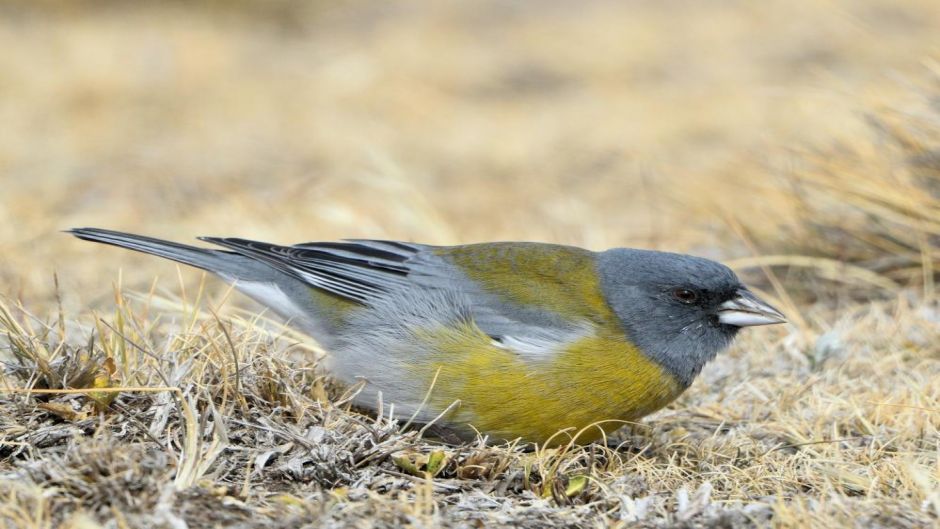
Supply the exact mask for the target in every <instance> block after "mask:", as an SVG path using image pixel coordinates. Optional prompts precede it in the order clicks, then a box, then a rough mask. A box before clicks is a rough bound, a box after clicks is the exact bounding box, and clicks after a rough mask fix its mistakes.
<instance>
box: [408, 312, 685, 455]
mask: <svg viewBox="0 0 940 529" xmlns="http://www.w3.org/2000/svg"><path fill="white" fill-rule="evenodd" d="M422 338H423V339H425V340H428V341H429V342H430V343H429V344H428V345H431V346H432V347H431V348H432V349H433V350H435V351H438V353H437V354H436V355H435V356H436V357H435V358H434V360H433V361H432V362H430V363H428V364H426V365H424V366H421V368H420V369H421V371H423V373H422V377H421V378H424V379H425V380H427V381H428V385H429V386H430V384H431V381H432V380H434V384H433V388H432V390H431V394H430V395H431V397H430V399H429V402H430V403H431V405H432V407H433V408H435V409H437V410H443V409H446V408H447V406H449V405H451V404H452V403H453V402H455V401H459V404H458V405H457V406H456V407H455V408H454V409H453V411H451V412H450V413H449V414H448V415H447V416H446V417H445V420H446V421H447V422H448V423H449V424H448V425H449V426H453V427H456V428H459V427H460V426H459V425H461V424H470V425H472V426H473V427H474V428H476V429H477V430H479V431H480V432H484V433H487V434H489V435H490V436H491V437H496V438H503V439H514V438H517V437H521V438H523V439H525V440H527V441H535V442H546V441H548V440H549V439H551V442H552V443H555V444H557V443H564V442H567V441H568V439H569V438H568V437H567V436H565V435H561V436H556V437H555V438H552V436H554V435H555V434H556V433H557V432H559V431H560V430H563V429H567V428H572V429H573V432H572V433H577V432H579V431H581V430H582V429H585V430H584V432H583V433H581V435H580V436H579V437H578V441H579V442H589V441H592V440H594V439H597V438H599V437H601V436H602V435H604V434H605V433H610V432H612V431H614V430H616V429H618V428H620V427H621V426H623V424H624V421H634V420H636V419H638V418H640V417H642V416H644V415H647V414H649V413H651V412H653V411H655V410H657V409H659V408H661V407H663V406H665V405H666V404H668V403H669V402H671V401H672V400H673V399H675V398H676V397H677V396H678V395H679V394H680V393H681V392H682V389H683V388H682V387H681V386H680V384H679V383H678V382H677V381H676V379H675V378H674V377H673V376H672V375H670V374H669V373H667V372H666V371H664V370H663V369H662V368H661V367H660V366H659V365H658V364H656V363H654V362H653V361H651V360H649V359H648V358H647V357H646V356H644V355H643V354H642V353H640V351H639V350H637V348H636V347H634V346H633V345H632V344H630V343H629V342H628V341H627V340H626V337H625V336H624V335H623V333H622V332H620V331H619V330H618V329H614V328H600V329H598V332H597V333H596V334H595V335H593V336H590V337H586V338H582V339H580V340H578V341H576V342H573V343H571V344H568V345H567V346H566V347H564V349H563V350H561V351H559V352H557V353H555V354H548V355H546V357H545V358H544V359H538V360H532V359H528V358H523V357H520V356H519V355H518V353H515V352H513V351H509V350H506V349H503V348H501V347H498V346H496V345H494V344H493V342H492V339H491V338H490V337H489V336H487V335H486V334H485V333H484V332H482V331H481V330H480V329H479V328H478V327H476V325H474V324H473V323H465V324H461V325H459V326H457V327H453V328H442V329H437V330H435V331H433V332H426V333H425V334H424V336H422ZM435 377H436V380H435ZM592 425H594V426H592ZM470 431H472V430H470Z"/></svg>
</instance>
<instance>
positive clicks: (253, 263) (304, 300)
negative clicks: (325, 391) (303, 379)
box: [68, 228, 343, 346]
mask: <svg viewBox="0 0 940 529" xmlns="http://www.w3.org/2000/svg"><path fill="white" fill-rule="evenodd" d="M68 233H71V234H72V235H74V236H76V237H78V238H79V239H83V240H86V241H94V242H100V243H104V244H110V245H112V246H119V247H121V248H127V249H129V250H135V251H138V252H143V253H147V254H151V255H156V256H159V257H165V258H167V259H170V260H172V261H176V262H178V263H183V264H187V265H190V266H195V267H196V268H201V269H203V270H206V271H209V272H212V273H213V274H216V275H218V276H219V277H221V278H222V279H223V280H225V281H227V282H229V283H234V284H235V287H236V288H237V289H238V290H241V291H242V292H244V293H245V294H247V295H248V296H249V297H251V298H253V299H254V300H256V301H258V302H259V303H261V304H262V305H265V306H267V307H270V308H271V309H272V310H273V311H274V312H275V313H277V314H279V315H281V316H282V317H283V318H284V319H286V320H289V321H291V322H294V323H295V324H296V325H298V326H299V327H300V328H301V330H304V331H306V332H307V333H308V334H310V335H312V336H316V337H317V340H318V341H320V343H321V344H322V345H324V346H327V345H328V344H331V343H332V342H331V339H332V337H333V335H334V332H335V329H336V325H337V324H338V323H339V321H340V320H341V318H342V316H343V312H342V311H340V310H339V309H338V308H337V307H339V308H342V307H340V305H337V304H336V302H335V301H334V302H333V303H332V304H330V303H327V304H323V303H318V302H317V300H318V299H320V297H322V296H329V295H328V294H323V293H321V294H319V297H318V296H317V295H316V294H317V291H316V289H315V288H314V287H313V286H311V285H308V284H305V283H304V282H302V281H300V280H299V279H297V278H296V277H293V276H291V275H289V274H286V273H284V272H281V271H280V270H278V269H277V268H274V267H273V266H270V265H268V264H266V263H265V262H263V261H259V260H257V259H252V258H251V257H248V256H245V255H242V254H239V253H235V252H230V251H227V250H210V249H207V248H197V247H195V246H189V245H187V244H180V243H176V242H171V241H164V240H161V239H154V238H153V237H145V236H143V235H134V234H131V233H123V232H120V231H111V230H102V229H98V228H75V229H72V230H68Z"/></svg>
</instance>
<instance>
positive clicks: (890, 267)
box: [733, 71, 940, 300]
mask: <svg viewBox="0 0 940 529" xmlns="http://www.w3.org/2000/svg"><path fill="white" fill-rule="evenodd" d="M931 82H932V85H930V86H929V87H927V88H925V89H923V93H921V94H920V98H919V99H920V103H919V104H916V105H913V104H912V105H911V106H910V107H905V108H903V109H897V108H895V109H893V110H883V111H880V112H876V113H874V114H872V115H871V116H870V118H869V122H870V124H871V127H872V129H873V131H874V137H873V138H872V139H871V141H869V142H860V141H858V140H857V139H854V140H853V141H852V142H849V143H842V144H840V145H838V146H837V147H835V148H832V149H829V150H825V151H823V150H816V151H813V152H810V153H806V155H805V156H803V157H801V159H800V160H799V161H798V166H797V167H795V168H794V167H791V168H789V169H788V170H786V171H785V176H784V177H782V179H781V184H782V185H779V186H777V187H775V188H774V189H773V190H771V191H767V193H768V194H772V195H773V198H774V200H773V202H774V207H775V208H780V209H787V210H788V211H789V221H788V222H786V223H784V226H783V229H782V230H779V231H778V232H775V233H772V234H768V233H750V236H749V239H750V240H752V241H753V244H754V246H755V248H756V254H757V255H759V257H753V258H747V259H740V260H737V261H735V262H734V263H733V264H736V265H737V266H741V267H756V266H758V265H759V266H765V267H774V268H778V269H786V271H787V273H786V275H785V276H784V277H785V279H787V281H786V285H787V287H788V290H789V291H790V292H791V293H793V294H803V295H804V296H805V297H809V298H810V299H811V300H815V299H827V298H828V299H835V298H844V297H845V296H846V295H848V296H852V297H865V298H868V297H871V296H873V295H874V296H877V297H884V295H885V293H888V295H891V293H893V292H895V291H896V290H897V288H899V287H907V286H911V287H915V288H917V289H919V290H921V292H923V293H924V295H926V296H927V298H928V299H929V298H931V297H933V295H934V290H935V284H936V280H937V278H938V277H940V106H938V105H937V103H936V101H937V96H938V94H940V71H937V72H935V75H934V77H932V78H931ZM790 163H791V164H792V160H790ZM741 224H742V225H746V224H751V225H753V223H743V222H742V223H741ZM766 228H767V226H760V229H766ZM833 285H835V288H833Z"/></svg>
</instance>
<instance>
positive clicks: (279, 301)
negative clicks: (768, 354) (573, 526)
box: [72, 228, 784, 444]
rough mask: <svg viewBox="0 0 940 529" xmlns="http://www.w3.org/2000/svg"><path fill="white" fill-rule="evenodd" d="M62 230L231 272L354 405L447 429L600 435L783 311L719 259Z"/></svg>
mask: <svg viewBox="0 0 940 529" xmlns="http://www.w3.org/2000/svg"><path fill="white" fill-rule="evenodd" d="M72 233H74V234H75V235H76V236H78V237H80V238H83V239H87V240H93V241H97V242H103V243H107V244H113V245H116V246H121V247H125V248H130V249H133V250H137V251H142V252H146V253H151V254H154V255H159V256H162V257H166V258H169V259H173V260H176V261H179V262H183V263H187V264H190V265H193V266H197V267H200V268H203V269H206V270H209V271H212V272H214V273H216V274H218V275H219V276H220V277H222V278H223V279H225V280H227V281H230V282H233V283H234V284H235V286H236V288H238V289H240V290H242V291H243V292H245V293H246V294H248V295H249V296H251V297H253V298H255V299H256V300H258V301H260V302H261V303H264V304H266V305H268V306H270V307H271V308H272V309H273V310H275V311H276V312H278V313H279V314H281V315H282V316H283V317H285V318H287V319H288V320H289V321H290V322H291V323H292V324H294V325H297V326H298V327H300V328H301V329H302V330H304V331H306V332H308V333H310V334H311V335H313V336H314V337H316V338H317V339H318V340H319V341H320V342H321V344H322V345H323V346H324V347H325V348H326V349H327V350H328V351H329V352H330V353H331V354H330V358H329V363H330V370H331V371H332V373H333V374H334V375H336V376H337V377H338V378H340V379H341V380H344V381H347V382H350V383H354V382H358V381H363V382H365V384H364V385H363V387H362V390H361V392H360V393H359V395H358V396H357V399H356V402H357V403H358V404H359V405H360V406H363V407H367V408H369V407H372V408H374V407H376V406H378V405H379V404H380V403H381V405H383V406H385V407H386V408H388V409H386V410H383V412H389V413H390V412H394V414H395V415H396V416H398V417H401V418H403V419H408V418H414V419H415V420H416V421H417V422H425V423H428V422H433V423H434V426H435V428H436V429H437V431H439V432H440V433H441V434H442V435H444V437H446V438H451V437H459V438H471V437H473V436H474V435H475V434H476V433H477V432H479V433H481V434H484V435H486V436H488V437H489V438H490V439H491V440H499V439H506V440H511V439H516V438H521V439H524V440H527V441H535V442H540V443H555V444H557V443H561V442H566V441H567V440H568V439H569V438H571V436H575V435H577V437H576V439H575V440H576V441H578V442H587V441H591V440H594V439H597V438H599V437H601V436H603V435H604V434H605V433H610V432H612V431H613V430H616V429H618V428H619V427H620V426H622V425H623V424H624V423H625V422H632V421H635V420H637V419H639V418H641V417H643V416H645V415H647V414H649V413H651V412H653V411H656V410H657V409H659V408H661V407H663V406H665V405H666V404H668V403H669V402H671V401H672V400H673V399H675V398H676V397H677V396H678V395H679V394H680V393H681V392H682V391H683V390H684V389H685V388H687V387H688V386H689V385H690V384H691V383H692V381H693V380H694V378H695V376H696V375H697V374H698V373H699V371H700V370H701V369H702V367H703V366H704V365H705V363H706V362H707V361H708V360H710V359H711V358H713V357H714V355H715V354H717V353H718V351H719V350H721V349H722V348H723V347H725V346H726V345H727V344H728V343H730V341H731V340H732V339H733V337H734V335H735V334H736V333H737V331H738V329H739V328H741V327H744V326H749V325H762V324H768V323H779V322H782V321H784V320H783V316H782V315H781V314H780V313H779V312H778V311H776V310H775V309H773V308H772V307H770V306H769V305H767V304H766V303H764V302H762V301H760V300H759V299H757V298H756V297H755V296H754V295H753V294H751V293H750V292H749V291H748V290H747V289H746V288H745V287H744V286H743V285H741V283H740V281H739V280H738V278H737V277H736V276H735V275H734V273H733V272H731V271H730V270H729V269H728V268H726V267H724V266H722V265H720V264H718V263H716V262H714V261H709V260H707V259H701V258H696V257H691V256H686V255H679V254H669V253H663V252H651V251H645V250H631V249H626V248H616V249H612V250H607V251H605V252H590V251H588V250H583V249H580V248H574V247H570V246H560V245H551V244H540V243H520V242H502V243H483V244H473V245H465V246H453V247H437V246H426V245H420V244H413V243H402V242H395V241H372V240H367V241H362V240H354V241H347V242H340V243H332V242H330V243H307V244H300V245H295V246H278V245H273V244H268V243H261V242H256V241H247V240H242V239H227V238H226V239H218V238H206V239H204V240H207V241H209V242H212V243H214V244H218V245H220V246H223V247H224V248H226V249H227V250H209V249H202V248H196V247H193V246H187V245H181V244H177V243H172V242H168V241H161V240H158V239H152V238H148V237H143V236H138V235H131V234H126V233H120V232H113V231H108V230H99V229H92V228H83V229H77V230H72ZM562 431H563V433H561V434H560V433H559V432H562Z"/></svg>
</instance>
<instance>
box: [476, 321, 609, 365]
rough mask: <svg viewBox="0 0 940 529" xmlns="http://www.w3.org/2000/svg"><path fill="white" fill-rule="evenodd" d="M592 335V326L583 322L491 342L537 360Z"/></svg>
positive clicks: (554, 353)
mask: <svg viewBox="0 0 940 529" xmlns="http://www.w3.org/2000/svg"><path fill="white" fill-rule="evenodd" d="M593 335H594V329H593V326H591V325H588V324H585V325H581V326H578V327H574V328H571V329H551V330H548V329H545V330H540V331H539V332H537V333H533V334H529V335H523V336H511V335H504V336H500V337H499V338H497V339H494V340H493V342H492V344H493V345H494V346H496V347H498V348H500V349H505V350H507V351H512V352H513V353H516V354H518V355H519V356H521V357H523V358H525V359H526V360H530V361H539V360H546V359H550V358H552V357H553V356H554V355H556V354H558V353H560V352H561V351H563V350H564V349H565V347H566V346H567V345H569V344H572V343H574V342H577V341H578V340H581V339H582V338H587V337H589V336H593Z"/></svg>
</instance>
